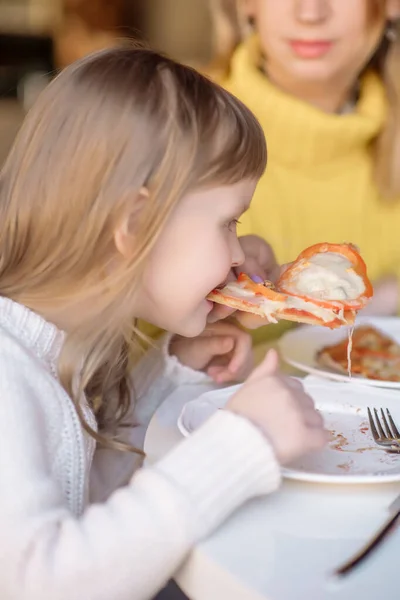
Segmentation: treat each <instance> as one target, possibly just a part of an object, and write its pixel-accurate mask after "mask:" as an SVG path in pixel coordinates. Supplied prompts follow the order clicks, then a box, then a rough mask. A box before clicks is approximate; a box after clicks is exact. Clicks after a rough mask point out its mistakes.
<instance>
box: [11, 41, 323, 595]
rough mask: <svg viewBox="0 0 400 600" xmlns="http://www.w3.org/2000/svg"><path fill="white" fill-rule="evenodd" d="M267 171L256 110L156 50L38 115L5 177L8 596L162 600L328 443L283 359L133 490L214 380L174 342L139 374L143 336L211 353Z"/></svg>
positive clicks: (81, 79)
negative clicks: (241, 224) (144, 327)
mask: <svg viewBox="0 0 400 600" xmlns="http://www.w3.org/2000/svg"><path fill="white" fill-rule="evenodd" d="M265 157H266V149H265V142H264V137H263V133H262V131H261V129H260V127H259V125H258V123H257V121H256V120H255V119H254V117H253V116H252V114H251V113H250V112H249V111H248V110H247V109H246V108H245V107H244V106H243V105H242V104H241V103H240V102H239V101H237V100H235V99H234V98H233V97H232V96H231V95H230V94H229V93H228V92H225V91H223V90H222V89H220V88H219V87H217V86H216V85H214V84H212V83H211V82H209V81H208V80H207V79H205V78H203V77H202V76H200V75H199V74H197V73H196V72H194V71H192V70H191V69H189V68H186V67H184V66H180V65H178V64H175V63H174V62H173V61H171V60H169V59H167V58H164V57H162V56H159V55H158V54H156V53H154V52H151V51H149V50H142V49H131V48H122V49H114V50H108V51H104V52H102V53H100V54H97V55H93V56H90V57H88V58H85V59H83V60H82V61H81V62H79V63H76V64H74V65H72V66H71V67H68V68H67V69H66V70H65V71H63V72H62V73H61V75H60V76H59V77H58V78H56V79H55V80H54V82H53V83H52V84H51V85H50V86H49V87H48V88H47V89H46V90H45V91H44V93H43V94H42V96H41V97H40V98H39V100H38V102H37V104H36V105H35V106H34V108H33V109H32V111H31V112H30V113H29V115H28V117H27V119H26V121H25V123H24V125H23V127H22V129H21V131H20V133H19V136H18V138H17V140H16V143H15V145H14V148H13V150H12V152H11V154H10V156H9V158H8V161H7V162H6V164H5V166H4V169H3V171H2V173H1V179H0V221H1V229H0V294H1V298H0V489H1V494H0V531H1V539H2V552H1V554H0V596H1V597H2V598H7V599H9V600H13V599H17V598H22V597H23V598H25V599H28V600H42V599H43V597H44V596H46V598H52V600H64V599H65V600H71V598H77V597H79V598H88V599H89V598H90V599H91V600H103V599H104V600H110V599H111V598H112V600H119V599H129V600H131V599H133V598H135V599H136V600H139V599H145V598H150V597H151V596H152V595H154V594H155V593H156V592H157V590H158V589H160V588H161V587H162V586H163V585H164V583H165V582H166V581H167V579H168V578H169V577H170V576H171V575H172V574H173V572H174V571H175V569H176V568H177V567H178V565H179V564H180V562H181V561H182V560H183V558H184V557H185V555H186V553H187V552H188V551H189V549H190V547H191V546H192V545H193V544H194V543H196V542H197V541H198V540H200V539H201V538H204V536H207V535H208V534H209V533H210V532H211V531H212V530H213V529H214V528H215V527H217V526H218V525H219V524H220V523H221V522H222V521H223V520H224V519H225V518H226V517H227V516H228V515H229V514H230V513H231V512H232V511H233V510H234V509H235V508H236V507H237V506H239V505H240V504H241V503H243V502H244V501H246V500H247V499H248V498H251V497H254V496H258V495H261V494H266V493H268V492H271V491H273V490H275V489H276V488H277V486H278V484H279V477H280V476H279V466H278V465H279V463H285V462H287V461H289V460H292V459H293V458H294V457H297V456H298V455H300V454H301V453H303V452H306V451H309V450H311V449H313V448H319V447H321V445H322V444H323V443H324V442H325V432H324V430H323V427H322V423H321V419H320V417H319V416H318V414H317V413H316V412H315V410H314V408H313V404H312V401H311V399H310V398H309V397H308V396H307V395H306V394H305V393H304V391H303V390H302V387H301V386H300V384H298V383H297V382H293V381H290V380H289V379H285V378H284V377H283V376H281V375H279V374H278V372H277V356H276V354H275V353H270V354H269V355H268V356H267V357H266V359H265V361H264V363H263V364H262V365H261V366H260V367H258V368H257V369H256V370H255V371H254V372H253V373H252V375H250V377H249V378H248V379H247V381H246V382H245V384H244V386H243V387H242V388H241V390H240V391H239V392H238V393H236V394H235V396H234V397H233V398H232V399H231V401H230V402H229V404H228V406H227V409H226V410H223V411H218V414H217V415H215V416H214V417H212V418H211V419H210V420H209V421H208V422H207V423H206V424H205V425H204V426H203V427H202V428H201V429H199V431H198V432H197V433H196V434H194V435H193V436H192V437H191V438H189V439H187V440H185V441H184V442H183V443H182V444H181V445H179V446H178V447H176V448H175V449H174V450H173V451H172V452H170V453H169V454H168V455H167V456H166V457H165V458H163V459H162V460H161V461H160V462H158V463H157V464H155V465H154V466H153V467H149V468H144V469H141V470H139V472H137V474H135V475H134V476H133V477H132V475H133V470H134V467H135V460H133V458H134V457H133V455H132V454H131V453H129V452H125V453H124V452H123V450H134V447H135V446H136V447H137V452H138V453H139V454H141V453H142V449H141V444H142V439H143V430H144V428H145V426H146V424H147V423H148V422H149V419H150V417H151V415H152V413H154V411H155V409H156V408H157V406H158V405H159V404H160V403H161V401H162V400H163V398H165V397H166V395H167V394H168V393H170V392H171V391H172V390H173V389H174V387H176V386H179V385H182V384H184V383H196V382H200V381H201V382H204V381H207V376H206V375H205V374H204V373H202V372H197V371H194V370H192V369H191V368H189V366H187V365H185V364H183V363H184V362H185V356H189V355H190V344H189V346H188V345H186V346H185V345H184V346H183V347H180V346H179V344H178V345H176V344H175V346H176V348H175V351H176V354H177V355H178V356H181V358H182V362H179V361H178V357H177V356H171V355H169V353H168V343H169V341H168V338H167V339H166V340H165V342H164V346H163V350H162V352H158V351H157V350H152V351H151V352H150V353H149V354H148V355H146V356H145V357H144V358H143V359H142V361H140V362H139V364H138V365H137V367H136V369H135V371H134V372H133V374H128V371H127V363H128V356H130V355H131V354H132V352H134V351H135V350H137V349H138V338H137V335H136V334H135V330H134V329H133V328H132V322H133V320H134V318H141V319H145V320H147V321H149V322H152V323H154V324H155V325H157V326H159V327H161V328H163V329H165V330H169V331H173V332H175V333H177V334H179V335H180V336H185V337H188V336H189V337H195V336H199V335H201V336H202V335H203V336H204V335H207V333H206V334H202V331H203V330H204V328H205V326H206V322H207V317H208V315H209V314H210V312H211V310H212V308H213V307H212V304H211V303H210V302H209V301H207V300H206V296H207V294H208V293H209V291H210V290H211V289H212V288H214V287H215V286H216V285H217V284H219V283H220V282H222V281H224V279H225V277H226V276H227V274H228V272H229V270H230V268H231V267H232V266H234V265H238V264H240V263H241V262H242V260H243V253H242V250H241V248H240V246H239V244H238V241H237V237H236V221H237V219H238V217H239V216H240V214H241V213H242V212H243V211H244V210H245V209H247V207H248V205H249V202H250V199H251V196H252V194H253V190H254V187H255V185H256V182H257V179H258V178H259V177H260V175H261V174H262V172H263V170H264V167H265V160H266V158H265ZM211 334H212V332H210V331H209V332H208V335H211ZM216 335H218V332H217V333H216ZM201 339H202V337H200V338H198V339H194V340H193V342H192V343H193V345H194V347H197V350H198V349H199V340H200V341H201ZM200 345H201V344H200ZM231 349H232V348H231V347H229V348H227V349H226V350H227V351H230V350H231ZM220 353H221V351H220ZM212 355H213V352H212V351H209V356H207V357H205V356H204V353H203V356H202V359H201V361H200V363H202V364H199V363H198V362H197V364H195V365H194V366H198V367H202V366H205V365H207V364H209V363H210V361H211V360H212ZM198 360H199V355H198V354H197V358H196V360H195V361H194V362H195V363H196V361H198ZM243 361H244V359H243V357H242V358H240V359H238V362H239V363H243ZM187 362H188V363H189V364H193V355H191V358H190V360H188V361H187ZM94 406H100V408H99V411H98V423H97V422H96V419H95V417H94V413H93V411H92V408H93V407H94ZM283 430H284V432H285V433H284V435H281V432H282V431H283ZM96 441H97V442H98V444H97V450H96V452H95V446H96ZM118 488H120V489H118Z"/></svg>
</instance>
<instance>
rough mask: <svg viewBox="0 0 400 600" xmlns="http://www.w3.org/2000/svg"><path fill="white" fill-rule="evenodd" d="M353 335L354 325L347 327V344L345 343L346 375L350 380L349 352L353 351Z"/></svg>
mask: <svg viewBox="0 0 400 600" xmlns="http://www.w3.org/2000/svg"><path fill="white" fill-rule="evenodd" d="M353 333H354V325H353V326H352V327H349V330H348V336H349V339H348V342H347V373H348V375H349V377H350V379H351V351H352V349H353Z"/></svg>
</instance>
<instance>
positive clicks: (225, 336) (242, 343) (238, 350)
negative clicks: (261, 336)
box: [169, 321, 254, 383]
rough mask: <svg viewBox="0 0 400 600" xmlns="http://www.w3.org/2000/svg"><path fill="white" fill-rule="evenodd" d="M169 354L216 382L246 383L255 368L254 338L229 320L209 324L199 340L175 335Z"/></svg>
mask: <svg viewBox="0 0 400 600" xmlns="http://www.w3.org/2000/svg"><path fill="white" fill-rule="evenodd" d="M169 353H170V354H172V355H175V356H176V357H177V358H178V359H179V361H180V362H181V363H182V364H184V365H186V366H188V367H191V368H192V369H196V370H197V371H204V372H205V373H207V375H209V376H210V377H211V378H212V379H214V381H215V382H216V383H231V382H237V381H243V380H244V379H245V378H246V377H247V376H248V375H249V374H250V372H251V370H252V369H253V366H254V356H253V350H252V343H251V337H250V335H249V334H248V333H246V332H245V331H243V330H242V329H240V328H239V327H237V326H236V325H234V324H233V323H228V322H226V321H223V322H220V323H214V324H213V325H208V326H207V327H206V329H205V330H204V331H203V333H202V334H201V335H199V336H198V337H196V338H184V337H181V336H178V335H176V336H174V337H173V338H172V340H171V343H170V346H169Z"/></svg>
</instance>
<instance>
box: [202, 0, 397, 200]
mask: <svg viewBox="0 0 400 600" xmlns="http://www.w3.org/2000/svg"><path fill="white" fill-rule="evenodd" d="M209 1H210V7H211V17H212V21H213V46H214V59H213V61H212V64H211V68H210V72H211V73H213V74H214V75H216V76H217V77H222V78H223V77H225V76H227V75H228V74H229V65H230V62H231V58H232V54H233V52H234V51H235V49H236V47H237V46H238V45H239V44H240V43H241V41H242V40H243V39H244V38H245V37H246V36H247V35H249V33H251V31H252V27H251V25H250V24H249V22H248V19H247V18H246V17H245V15H244V12H243V10H242V9H241V4H242V0H209ZM366 2H367V10H368V20H369V24H370V25H371V27H374V26H375V25H378V24H379V23H381V24H383V23H384V20H385V9H386V0H366ZM390 27H391V35H390V36H389V37H390V38H392V39H388V36H386V35H384V36H383V38H382V39H381V41H380V43H379V46H378V48H377V49H376V52H375V54H374V56H373V57H372V59H371V61H370V62H369V63H368V64H367V65H365V68H366V69H372V70H374V71H375V72H376V73H378V75H379V76H380V77H381V79H382V81H383V82H384V85H385V87H386V91H387V99H388V105H389V110H388V117H387V121H386V124H385V127H384V129H383V130H382V132H381V133H380V135H379V137H378V138H377V140H376V147H375V167H376V169H375V173H376V182H377V184H378V186H379V189H380V191H381V193H382V195H383V197H385V198H393V199H400V168H399V165H400V75H399V73H400V26H399V22H397V23H392V24H391V26H390Z"/></svg>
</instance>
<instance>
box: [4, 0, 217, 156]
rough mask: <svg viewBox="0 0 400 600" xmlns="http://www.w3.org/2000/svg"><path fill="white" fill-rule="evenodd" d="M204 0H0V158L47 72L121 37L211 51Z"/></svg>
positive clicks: (187, 51) (183, 50)
mask: <svg viewBox="0 0 400 600" xmlns="http://www.w3.org/2000/svg"><path fill="white" fill-rule="evenodd" d="M207 4H208V0H0V163H1V162H2V161H3V160H4V158H5V156H6V154H7V152H8V150H9V148H10V146H11V144H12V141H13V139H14V136H15V134H16V132H17V131H18V128H19V126H20V123H21V120H22V118H23V115H24V113H25V111H26V110H28V109H29V107H30V106H31V104H32V102H34V100H35V98H36V97H37V94H38V93H39V92H40V90H41V89H42V88H43V86H44V85H46V83H47V82H48V81H49V79H50V77H51V76H52V75H53V74H54V73H56V72H57V70H59V69H62V68H63V67H64V66H66V65H68V64H69V63H71V62H73V61H74V60H76V59H78V58H79V57H81V56H83V55H85V54H87V53H90V52H93V51H94V50H98V49H101V48H104V47H108V46H111V45H114V44H118V43H119V42H120V40H121V38H127V37H128V38H135V39H143V40H146V41H147V42H149V43H150V44H151V45H152V46H153V47H155V48H157V49H158V50H162V51H164V52H167V53H168V54H169V55H171V56H173V57H174V58H177V59H179V60H182V61H184V62H187V63H189V64H192V65H194V66H198V65H201V64H204V63H205V62H207V60H208V58H209V55H210V48H211V40H210V29H211V28H210V23H209V15H208V10H207Z"/></svg>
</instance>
